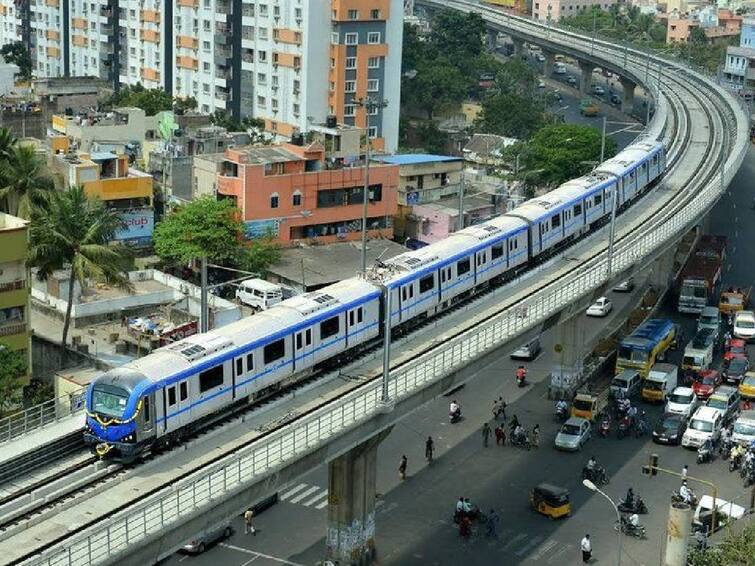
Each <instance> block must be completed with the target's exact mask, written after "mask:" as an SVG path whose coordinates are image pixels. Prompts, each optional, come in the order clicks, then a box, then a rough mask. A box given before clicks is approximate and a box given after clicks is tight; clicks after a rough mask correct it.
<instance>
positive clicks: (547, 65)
mask: <svg viewBox="0 0 755 566" xmlns="http://www.w3.org/2000/svg"><path fill="white" fill-rule="evenodd" d="M543 55H544V56H545V62H544V63H543V75H544V76H545V78H549V77H550V76H551V75H553V65H554V64H555V63H556V54H555V53H553V52H552V51H546V50H545V49H543Z"/></svg>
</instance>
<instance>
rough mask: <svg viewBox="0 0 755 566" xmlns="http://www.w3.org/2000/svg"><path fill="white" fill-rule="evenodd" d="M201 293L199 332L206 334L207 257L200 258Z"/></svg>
mask: <svg viewBox="0 0 755 566" xmlns="http://www.w3.org/2000/svg"><path fill="white" fill-rule="evenodd" d="M200 277H201V285H202V288H201V291H200V301H199V302H200V305H199V308H200V313H199V331H200V332H207V331H208V330H209V329H210V318H209V316H210V309H209V306H208V304H207V256H206V255H204V256H202V273H201V276H200Z"/></svg>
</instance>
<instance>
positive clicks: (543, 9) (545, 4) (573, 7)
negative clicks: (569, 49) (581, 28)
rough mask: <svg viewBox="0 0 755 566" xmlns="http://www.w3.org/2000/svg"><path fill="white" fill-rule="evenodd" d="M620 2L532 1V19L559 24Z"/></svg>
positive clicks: (603, 0)
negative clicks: (583, 12) (581, 13)
mask: <svg viewBox="0 0 755 566" xmlns="http://www.w3.org/2000/svg"><path fill="white" fill-rule="evenodd" d="M614 4H618V0H532V17H534V18H535V19H536V20H540V21H541V22H548V21H550V22H554V23H555V22H557V21H559V20H560V19H561V18H568V17H569V16H574V15H576V14H579V13H580V12H581V11H583V10H591V9H592V8H600V9H601V10H608V8H610V7H611V6H613V5H614Z"/></svg>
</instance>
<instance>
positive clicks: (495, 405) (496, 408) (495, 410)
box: [493, 399, 501, 420]
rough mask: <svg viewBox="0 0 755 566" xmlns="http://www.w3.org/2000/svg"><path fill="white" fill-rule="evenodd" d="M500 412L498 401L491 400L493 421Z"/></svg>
mask: <svg viewBox="0 0 755 566" xmlns="http://www.w3.org/2000/svg"><path fill="white" fill-rule="evenodd" d="M500 412H501V409H500V405H499V404H498V399H493V420H496V419H497V418H498V415H499V414H500Z"/></svg>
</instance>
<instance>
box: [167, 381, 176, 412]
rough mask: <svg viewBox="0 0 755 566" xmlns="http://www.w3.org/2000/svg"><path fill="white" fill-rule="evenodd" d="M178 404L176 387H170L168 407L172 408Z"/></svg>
mask: <svg viewBox="0 0 755 566" xmlns="http://www.w3.org/2000/svg"><path fill="white" fill-rule="evenodd" d="M175 404H176V386H175V385H174V386H173V387H168V406H169V407H172V406H173V405H175Z"/></svg>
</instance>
